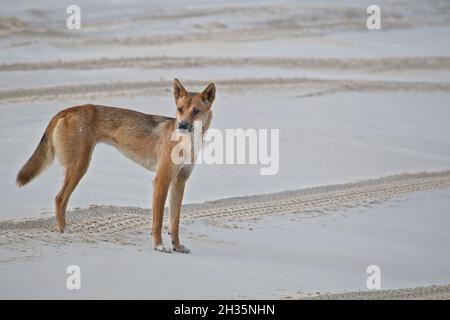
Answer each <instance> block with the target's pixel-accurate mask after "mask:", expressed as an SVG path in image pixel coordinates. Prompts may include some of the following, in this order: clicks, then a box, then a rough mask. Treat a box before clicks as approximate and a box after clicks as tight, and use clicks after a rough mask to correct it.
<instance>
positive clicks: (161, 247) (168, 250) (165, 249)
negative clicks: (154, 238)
mask: <svg viewBox="0 0 450 320" xmlns="http://www.w3.org/2000/svg"><path fill="white" fill-rule="evenodd" d="M155 250H156V251H159V252H166V253H171V252H172V249H171V248H169V247H166V246H165V245H163V244H160V245H157V246H155Z"/></svg>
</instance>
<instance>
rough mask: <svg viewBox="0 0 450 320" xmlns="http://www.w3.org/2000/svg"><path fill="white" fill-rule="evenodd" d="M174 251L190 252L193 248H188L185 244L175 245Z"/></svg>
mask: <svg viewBox="0 0 450 320" xmlns="http://www.w3.org/2000/svg"><path fill="white" fill-rule="evenodd" d="M173 251H175V252H180V253H190V252H191V250H189V249H188V248H186V247H185V246H183V245H180V246H179V247H178V248H177V247H173Z"/></svg>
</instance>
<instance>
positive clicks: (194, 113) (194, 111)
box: [192, 108, 200, 116]
mask: <svg viewBox="0 0 450 320" xmlns="http://www.w3.org/2000/svg"><path fill="white" fill-rule="evenodd" d="M199 112H200V110H198V109H196V108H194V109H193V110H192V115H193V116H195V115H196V114H198V113H199Z"/></svg>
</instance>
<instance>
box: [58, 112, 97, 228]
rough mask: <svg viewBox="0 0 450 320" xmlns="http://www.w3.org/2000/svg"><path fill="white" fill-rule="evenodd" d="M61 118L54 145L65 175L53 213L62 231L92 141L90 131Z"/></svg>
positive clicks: (82, 174) (89, 159)
mask: <svg viewBox="0 0 450 320" xmlns="http://www.w3.org/2000/svg"><path fill="white" fill-rule="evenodd" d="M61 120H63V121H62V123H61ZM61 120H60V123H58V125H57V128H56V129H57V131H56V135H55V137H54V145H55V151H56V155H57V157H58V158H59V160H60V162H61V164H62V165H63V166H64V168H65V177H64V183H63V186H62V188H61V190H60V191H59V193H58V195H57V196H56V198H55V207H56V212H55V213H56V221H57V223H58V229H59V231H60V232H64V228H65V225H66V209H67V204H68V202H69V198H70V196H71V195H72V192H73V191H74V190H75V188H76V186H77V185H78V183H79V182H80V180H81V178H82V177H83V176H84V174H85V173H86V171H87V169H88V167H89V163H90V161H91V155H92V150H93V148H94V141H93V136H92V133H91V132H83V131H82V130H79V129H78V130H77V128H76V126H75V127H74V126H72V124H73V123H71V122H72V121H70V120H71V119H61ZM73 129H75V130H73ZM86 131H88V130H86Z"/></svg>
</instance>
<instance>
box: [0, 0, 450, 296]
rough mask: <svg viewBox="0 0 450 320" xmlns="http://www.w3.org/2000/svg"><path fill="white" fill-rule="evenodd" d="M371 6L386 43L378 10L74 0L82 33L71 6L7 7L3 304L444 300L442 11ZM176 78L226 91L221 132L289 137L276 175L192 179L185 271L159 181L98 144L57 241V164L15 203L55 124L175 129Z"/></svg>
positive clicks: (446, 193)
mask: <svg viewBox="0 0 450 320" xmlns="http://www.w3.org/2000/svg"><path fill="white" fill-rule="evenodd" d="M378 2H379V3H378V5H379V6H380V8H381V12H382V13H381V19H382V20H381V21H382V29H381V30H368V29H367V27H366V19H367V17H368V15H367V13H366V9H367V7H368V6H369V5H370V4H371V3H370V2H368V1H357V2H353V1H336V2H335V1H269V0H267V1H246V2H245V3H244V2H239V1H227V2H223V1H174V2H170V3H167V2H165V1H143V0H132V1H128V2H127V3H120V2H114V3H108V2H107V1H103V0H99V1H85V0H82V1H78V5H79V6H80V8H81V12H82V25H81V26H82V27H81V29H80V30H69V29H67V28H66V19H67V17H68V14H67V13H66V8H67V6H68V5H69V4H66V3H65V2H57V1H51V0H45V1H40V2H39V3H36V2H34V1H30V0H22V1H18V3H17V4H16V5H14V6H9V5H6V4H0V6H1V9H2V10H1V14H0V75H1V76H0V137H1V138H0V149H1V150H2V152H1V153H0V191H1V192H0V298H2V299H15V298H18V299H23V298H31V299H52V298H62V299H79V298H87V299H95V298H97V299H107V298H113V299H120V298H125V299H131V298H135V299H147V298H148V299H208V298H209V299H260V298H262V299H311V298H313V299H395V298H398V299H448V298H450V289H449V287H448V285H449V284H450V250H449V247H450V236H449V233H448V228H449V226H450V215H449V208H450V173H449V171H448V170H450V139H449V137H450V126H449V125H448V124H449V119H450V108H449V105H450V42H449V41H448V39H449V38H450V2H449V1H426V2H424V1H413V0H411V1H378ZM174 78H178V79H180V80H181V81H182V82H183V84H185V85H186V87H187V88H189V89H192V90H201V89H202V88H204V87H205V86H206V85H207V84H208V83H209V82H212V81H213V82H215V84H216V86H217V97H216V101H215V104H214V110H213V112H214V118H213V123H212V127H213V128H215V129H219V130H225V129H228V128H244V129H246V128H256V129H259V128H260V129H271V128H274V129H279V132H280V134H279V135H280V141H279V147H280V150H279V156H280V162H279V163H280V164H279V171H278V173H277V174H276V175H273V176H263V175H261V174H260V168H261V165H259V164H257V165H255V164H245V165H225V164H224V165H206V164H204V165H199V166H197V167H196V168H195V170H194V172H193V175H192V177H191V178H190V180H189V182H188V185H187V189H186V193H185V197H184V201H183V208H182V222H181V236H182V238H183V240H184V242H185V243H186V245H187V246H188V247H189V248H190V249H191V251H192V253H191V254H189V255H183V254H178V253H173V254H166V255H164V254H161V253H157V252H155V251H154V250H153V247H152V242H151V236H150V225H151V218H150V217H151V210H150V209H149V208H151V205H152V199H151V198H152V197H151V195H152V179H153V177H154V174H153V173H151V172H149V171H147V170H145V169H144V168H142V167H140V166H138V165H136V164H135V163H133V162H131V161H130V160H129V159H127V158H125V157H124V156H123V155H121V154H120V153H119V152H117V150H115V149H114V148H112V147H111V146H107V145H98V146H97V147H96V149H95V151H94V154H93V157H92V162H91V165H90V168H89V171H88V173H87V174H86V176H85V177H84V178H83V180H82V181H81V183H80V185H79V186H78V188H77V189H76V191H75V193H74V194H73V196H72V197H71V199H70V202H69V210H70V211H69V213H68V217H67V218H68V229H67V232H66V233H64V234H59V233H57V232H56V231H55V219H54V198H55V195H56V194H57V192H58V190H59V188H60V186H61V181H62V168H61V166H60V165H59V164H58V163H57V162H55V163H54V164H53V165H52V166H51V167H50V168H49V169H48V170H47V171H46V172H45V173H44V174H43V175H42V176H40V177H39V178H37V179H36V180H35V181H33V182H32V183H31V184H30V185H27V186H26V187H23V188H21V189H18V188H17V187H16V185H15V178H16V174H17V172H18V170H19V169H20V167H21V166H22V165H23V163H24V162H25V161H26V159H28V157H29V156H30V155H31V153H32V152H33V150H34V149H35V148H36V145H37V143H38V142H39V139H40V138H41V136H42V132H43V130H44V128H45V127H46V125H47V123H48V121H49V120H50V118H51V117H52V116H53V115H54V114H55V113H57V112H58V111H60V110H62V109H63V108H66V107H69V106H74V105H80V104H85V103H94V104H101V105H110V106H118V107H124V108H130V109H133V110H137V111H141V112H145V113H149V114H161V115H166V116H174V114H175V105H174V101H173V94H172V88H171V86H172V80H173V79H174ZM166 217H167V214H166ZM164 228H165V235H164V238H165V241H166V243H169V242H170V240H169V236H168V235H167V221H165V224H164ZM70 265H78V266H79V267H80V269H81V272H82V289H81V290H68V289H67V287H66V279H67V277H68V274H67V273H66V269H67V267H68V266H70ZM370 265H377V266H379V267H380V269H381V289H382V290H381V291H380V290H375V291H369V289H368V288H367V286H366V280H367V277H368V274H367V272H366V269H367V267H368V266H370Z"/></svg>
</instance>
